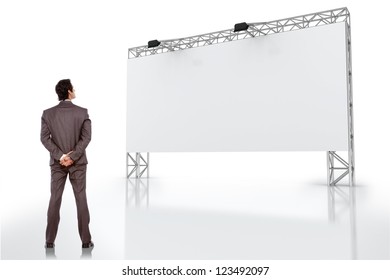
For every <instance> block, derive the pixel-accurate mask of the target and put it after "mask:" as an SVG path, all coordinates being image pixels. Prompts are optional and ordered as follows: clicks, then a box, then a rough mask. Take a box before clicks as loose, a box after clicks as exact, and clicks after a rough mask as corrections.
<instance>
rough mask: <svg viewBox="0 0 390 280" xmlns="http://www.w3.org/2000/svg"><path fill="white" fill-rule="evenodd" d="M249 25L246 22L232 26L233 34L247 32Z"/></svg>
mask: <svg viewBox="0 0 390 280" xmlns="http://www.w3.org/2000/svg"><path fill="white" fill-rule="evenodd" d="M248 27H249V25H248V24H247V23H246V22H241V23H236V24H235V25H234V32H239V31H244V30H248Z"/></svg>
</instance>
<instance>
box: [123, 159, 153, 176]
mask: <svg viewBox="0 0 390 280" xmlns="http://www.w3.org/2000/svg"><path fill="white" fill-rule="evenodd" d="M126 165H127V167H126V177H127V178H137V179H138V178H141V177H142V175H143V174H144V173H145V171H146V174H147V178H149V153H146V160H145V157H144V156H143V155H142V154H141V153H133V154H132V153H127V155H126Z"/></svg>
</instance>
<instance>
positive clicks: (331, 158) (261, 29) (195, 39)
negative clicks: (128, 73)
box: [126, 7, 355, 186]
mask: <svg viewBox="0 0 390 280" xmlns="http://www.w3.org/2000/svg"><path fill="white" fill-rule="evenodd" d="M338 22H345V24H346V53H347V61H346V65H347V69H346V70H347V104H348V105H347V110H348V160H344V159H342V158H341V157H340V155H338V154H337V153H336V152H335V151H327V152H326V155H327V170H328V176H327V179H328V180H327V181H328V186H334V185H336V184H337V183H339V182H340V181H341V179H343V178H344V177H346V176H347V175H349V186H354V185H355V148H354V128H353V98H352V52H351V24H350V13H349V11H348V9H347V8H346V7H343V8H339V9H333V10H327V11H323V12H318V13H312V14H306V15H302V16H296V17H291V18H286V19H281V20H274V21H269V22H259V23H249V24H248V25H249V27H248V29H247V30H244V31H240V32H234V29H233V28H232V29H227V30H223V31H218V32H212V33H207V34H203V35H197V36H191V37H185V38H180V39H172V40H162V41H161V44H160V45H159V46H157V47H154V48H148V46H147V45H144V46H139V47H134V48H129V49H128V59H134V58H138V57H144V56H150V55H156V54H160V53H166V52H173V51H180V50H184V49H190V48H197V47H202V46H208V45H213V44H219V43H225V42H230V41H235V40H242V39H247V38H253V37H259V36H266V35H271V34H275V33H282V32H288V31H294V30H300V29H305V28H311V27H315V26H320V25H327V24H333V23H338ZM137 155H138V156H137ZM129 157H130V159H131V161H132V162H133V163H134V164H133V165H129ZM141 159H142V161H143V162H144V163H145V165H141ZM336 162H338V163H340V164H341V165H342V166H341V167H336V165H335V163H336ZM129 166H131V167H133V170H132V171H131V172H130V174H129V172H128V169H129ZM144 166H145V169H144V170H143V171H140V168H141V167H144ZM145 170H147V171H148V177H149V153H148V159H147V161H145V160H144V159H143V157H141V156H140V153H136V159H135V160H134V158H133V157H131V156H130V154H129V153H128V154H127V173H126V175H127V177H130V176H131V175H132V174H133V173H134V172H135V173H136V174H135V176H136V178H139V177H141V176H142V174H143V173H144V172H145ZM338 170H341V171H343V173H342V174H341V175H339V176H337V177H336V178H335V173H336V172H337V171H338Z"/></svg>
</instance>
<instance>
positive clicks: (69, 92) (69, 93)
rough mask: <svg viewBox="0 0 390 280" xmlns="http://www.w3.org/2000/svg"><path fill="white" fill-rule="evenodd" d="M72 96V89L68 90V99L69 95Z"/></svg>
mask: <svg viewBox="0 0 390 280" xmlns="http://www.w3.org/2000/svg"><path fill="white" fill-rule="evenodd" d="M71 94H72V92H71V91H70V89H68V99H70V98H69V95H71Z"/></svg>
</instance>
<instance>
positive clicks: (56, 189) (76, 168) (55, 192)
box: [46, 163, 91, 243]
mask: <svg viewBox="0 0 390 280" xmlns="http://www.w3.org/2000/svg"><path fill="white" fill-rule="evenodd" d="M50 168H51V196H50V202H49V209H48V211H47V227H46V242H47V243H54V240H55V239H56V236H57V230H58V224H59V222H60V208H61V201H62V193H63V192H64V187H65V182H66V178H67V176H68V174H69V180H70V183H71V184H72V188H73V194H74V197H75V200H76V206H77V220H78V228H79V234H80V238H81V241H82V242H83V243H88V242H90V241H91V234H90V232H89V210H88V203H87V195H86V172H87V165H86V164H82V165H77V164H75V165H72V166H69V167H64V166H62V165H61V164H59V163H54V164H53V165H51V166H50Z"/></svg>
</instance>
